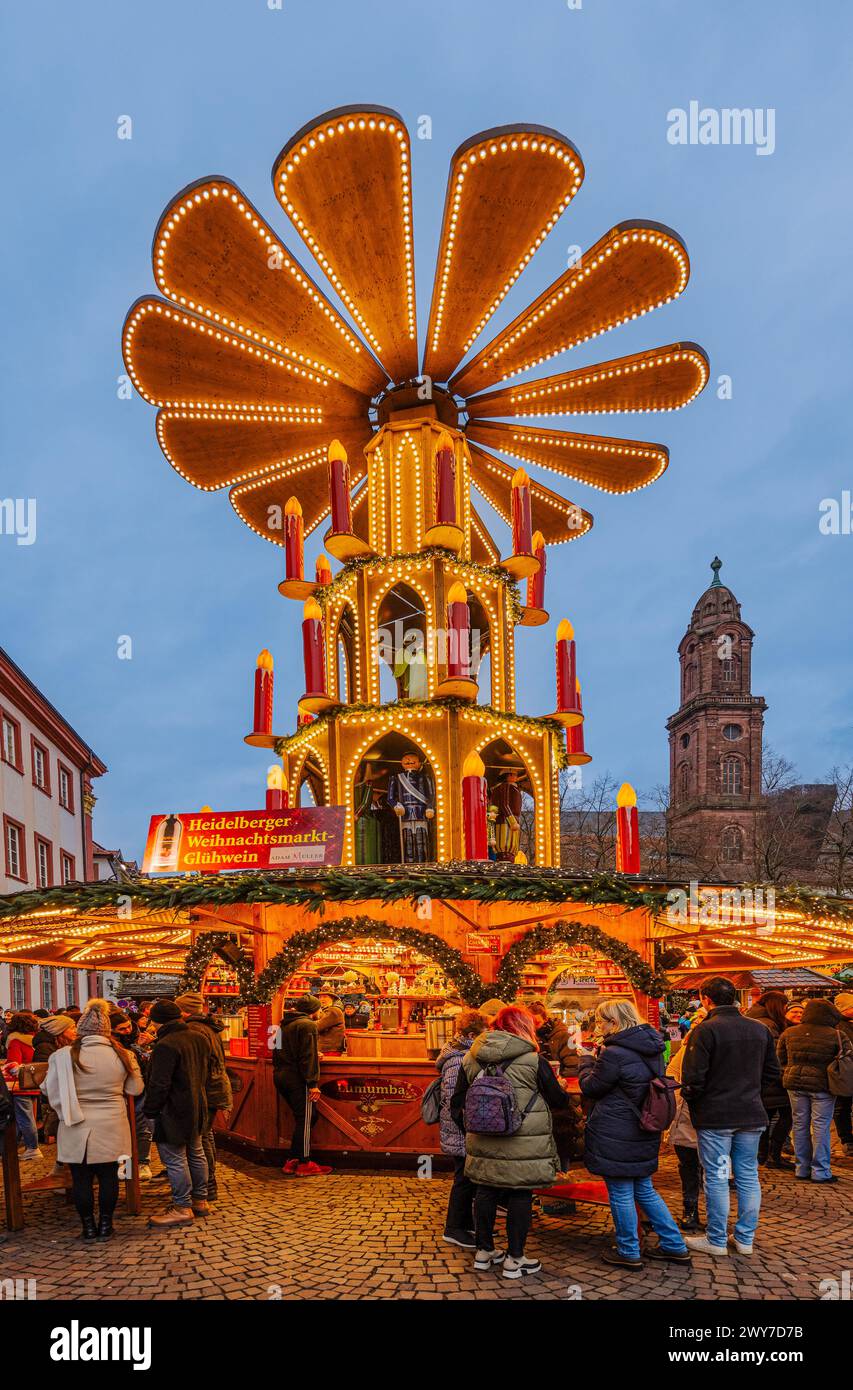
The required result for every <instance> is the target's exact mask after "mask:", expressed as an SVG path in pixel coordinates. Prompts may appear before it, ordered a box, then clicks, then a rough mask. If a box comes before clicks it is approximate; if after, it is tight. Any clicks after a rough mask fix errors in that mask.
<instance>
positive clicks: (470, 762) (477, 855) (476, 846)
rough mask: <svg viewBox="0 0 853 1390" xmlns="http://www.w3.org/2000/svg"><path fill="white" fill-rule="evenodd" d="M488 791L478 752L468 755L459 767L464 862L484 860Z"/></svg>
mask: <svg viewBox="0 0 853 1390" xmlns="http://www.w3.org/2000/svg"><path fill="white" fill-rule="evenodd" d="M488 803H489V789H488V786H487V784H486V769H485V766H484V764H483V759H482V758H481V757H480V755H479V753H469V754H468V756H467V758H466V759H465V761H464V763H463V764H462V825H463V830H464V836H465V858H466V859H488V857H489V834H488V823H487V813H488Z"/></svg>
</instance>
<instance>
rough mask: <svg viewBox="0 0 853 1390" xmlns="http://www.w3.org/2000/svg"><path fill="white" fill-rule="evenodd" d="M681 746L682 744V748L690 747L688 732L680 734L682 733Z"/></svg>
mask: <svg viewBox="0 0 853 1390" xmlns="http://www.w3.org/2000/svg"><path fill="white" fill-rule="evenodd" d="M681 746H682V748H689V747H690V735H689V734H682V735H681Z"/></svg>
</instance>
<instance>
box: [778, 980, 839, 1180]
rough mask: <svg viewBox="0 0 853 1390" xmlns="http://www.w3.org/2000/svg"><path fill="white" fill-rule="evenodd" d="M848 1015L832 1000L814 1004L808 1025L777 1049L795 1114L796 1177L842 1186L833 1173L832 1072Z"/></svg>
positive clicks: (794, 1030)
mask: <svg viewBox="0 0 853 1390" xmlns="http://www.w3.org/2000/svg"><path fill="white" fill-rule="evenodd" d="M843 1027H844V1015H843V1014H842V1013H841V1012H840V1011H839V1010H838V1009H836V1007H835V1005H834V1004H831V1003H830V1002H829V1000H828V999H810V1000H809V1002H808V1003H807V1004H806V1007H805V1009H804V1010H803V1021H802V1023H798V1024H797V1025H796V1027H795V1028H788V1029H786V1030H785V1032H784V1033H783V1034H782V1036H781V1038H780V1039H779V1042H778V1043H777V1045H776V1051H777V1053H778V1055H779V1061H780V1063H781V1066H782V1081H783V1084H784V1085H785V1087H786V1088H787V1090H788V1093H789V1095H790V1097H791V1108H792V1110H793V1112H794V1155H795V1157H796V1160H797V1172H796V1176H797V1177H798V1178H800V1179H801V1180H802V1181H806V1180H807V1179H809V1178H811V1180H812V1182H838V1179H837V1178H834V1177H833V1176H832V1169H831V1167H830V1146H831V1144H832V1133H831V1125H832V1116H833V1113H834V1110H835V1096H834V1095H832V1093H831V1092H830V1089H829V1080H828V1078H827V1067H828V1066H829V1064H830V1062H832V1061H834V1059H835V1058H836V1057H837V1056H838V1048H839V1032H838V1030H839V1029H842V1030H843Z"/></svg>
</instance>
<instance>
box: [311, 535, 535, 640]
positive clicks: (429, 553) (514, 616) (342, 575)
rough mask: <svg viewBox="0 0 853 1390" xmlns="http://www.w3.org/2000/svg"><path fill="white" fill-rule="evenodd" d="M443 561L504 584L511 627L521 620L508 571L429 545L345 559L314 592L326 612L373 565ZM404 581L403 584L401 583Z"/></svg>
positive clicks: (514, 585)
mask: <svg viewBox="0 0 853 1390" xmlns="http://www.w3.org/2000/svg"><path fill="white" fill-rule="evenodd" d="M434 558H435V559H440V560H444V561H445V562H447V563H448V564H454V565H460V566H461V565H464V566H465V568H466V569H468V570H471V571H472V572H473V573H474V574H477V575H481V576H482V577H483V578H484V579H496V580H497V581H498V582H499V583H500V584H504V585H506V588H507V598H508V600H509V610H510V618H511V620H512V622H513V623H514V624H517V623H519V622H520V621H521V615H522V612H523V608H524V605H523V604H522V602H521V592H520V590H519V587H518V581H517V580H516V579H514V578H513V576H512V575H511V574H509V573H508V571H507V570H505V569H503V568H502V567H501V566H500V565H483V564H480V562H479V561H478V560H460V558H459V556H458V555H457V554H456V552H455V551H454V550H446V549H445V548H444V547H443V546H438V545H431V546H427V548H426V549H425V550H416V551H412V552H408V553H406V554H404V555H357V556H356V558H355V559H354V560H348V561H347V563H346V564H345V565H344V566H343V568H342V569H341V570H339V572H338V573H337V574H336V575H335V577H334V579H333V580H332V582H331V584H321V585H320V586H319V587H318V588H317V591H316V597H317V601H318V603H319V604H320V607H321V608H322V609H323V610H324V611H325V607H326V604H327V603H329V602H330V600H331V599H333V598H334V597H335V595H336V593H337V592H338V590H339V589H340V588H342V587H343V586H344V585H345V584H346V582H347V580H348V579H349V578H350V577H351V576H352V575H353V574H355V573H357V572H358V571H359V570H363V569H368V568H369V567H370V566H372V565H378V566H381V565H397V564H399V563H400V562H401V561H402V562H403V563H404V564H405V563H406V561H412V562H416V561H418V560H432V559H434ZM404 582H405V581H404Z"/></svg>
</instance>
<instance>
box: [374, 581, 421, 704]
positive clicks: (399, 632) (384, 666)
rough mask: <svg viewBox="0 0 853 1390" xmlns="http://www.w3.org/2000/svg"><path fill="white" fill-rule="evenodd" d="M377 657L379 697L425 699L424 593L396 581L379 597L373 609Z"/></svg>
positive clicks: (388, 698) (386, 698) (385, 698)
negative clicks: (375, 607)
mask: <svg viewBox="0 0 853 1390" xmlns="http://www.w3.org/2000/svg"><path fill="white" fill-rule="evenodd" d="M374 636H375V644H376V656H377V663H378V666H379V698H380V701H381V702H382V703H383V704H385V703H386V702H387V701H389V700H427V699H429V697H430V695H431V694H432V690H431V688H430V660H429V656H430V653H429V650H428V643H429V641H430V622H429V614H428V611H427V600H426V596H425V595H424V594H422V593H420V592H419V590H418V589H416V588H414V587H413V586H412V585H411V584H407V583H403V582H398V583H397V584H394V585H393V586H392V588H390V589H389V590H388V591H387V593H385V594H384V595H383V596H382V598H381V599H380V600H379V605H378V608H377V610H376V631H375V634H374Z"/></svg>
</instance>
